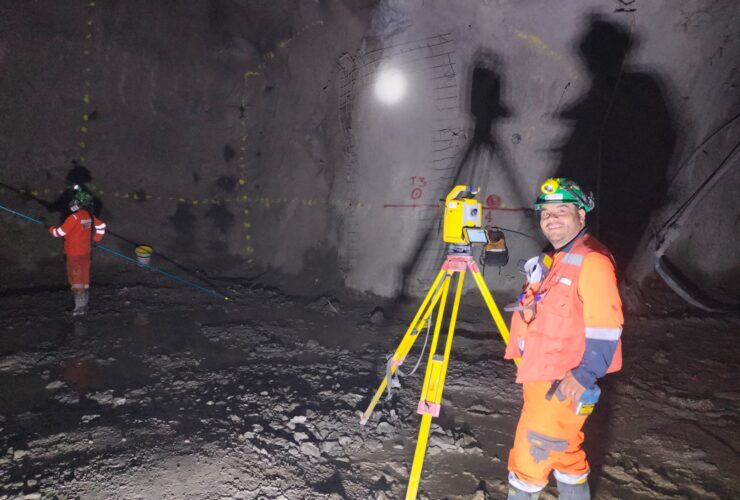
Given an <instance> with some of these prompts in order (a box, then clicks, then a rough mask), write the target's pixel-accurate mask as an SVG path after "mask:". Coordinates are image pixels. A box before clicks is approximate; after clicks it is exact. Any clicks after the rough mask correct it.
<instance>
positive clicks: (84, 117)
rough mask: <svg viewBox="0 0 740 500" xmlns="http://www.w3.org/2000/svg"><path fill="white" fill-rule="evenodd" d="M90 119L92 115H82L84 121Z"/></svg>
mask: <svg viewBox="0 0 740 500" xmlns="http://www.w3.org/2000/svg"><path fill="white" fill-rule="evenodd" d="M89 119H90V117H89V116H87V115H82V120H83V121H87V120H89Z"/></svg>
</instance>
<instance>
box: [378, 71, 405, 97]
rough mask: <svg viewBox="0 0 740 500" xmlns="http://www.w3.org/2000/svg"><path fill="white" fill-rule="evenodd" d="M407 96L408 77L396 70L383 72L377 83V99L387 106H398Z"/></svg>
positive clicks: (379, 75)
mask: <svg viewBox="0 0 740 500" xmlns="http://www.w3.org/2000/svg"><path fill="white" fill-rule="evenodd" d="M405 95H406V77H405V76H403V74H402V73H401V72H400V71H398V70H395V69H388V70H384V71H381V72H380V73H379V74H378V79H377V80H376V81H375V97H377V98H378V99H379V100H380V101H381V102H384V103H386V104H396V103H397V102H398V101H400V100H401V99H403V97H404V96H405Z"/></svg>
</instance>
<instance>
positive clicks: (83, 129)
mask: <svg viewBox="0 0 740 500" xmlns="http://www.w3.org/2000/svg"><path fill="white" fill-rule="evenodd" d="M94 9H95V2H94V1H91V2H88V4H87V10H86V11H85V27H84V29H85V41H84V42H83V45H82V56H83V66H84V68H85V69H84V71H83V75H84V79H85V80H84V90H83V93H82V103H83V104H84V107H85V110H84V112H83V114H82V125H81V126H80V128H79V134H80V139H79V141H78V142H77V145H78V146H79V147H80V154H79V160H78V161H79V162H80V164H81V165H84V164H85V163H86V162H87V151H88V150H89V148H90V134H89V132H90V114H91V113H92V110H93V107H92V81H91V80H90V75H91V74H92V62H91V60H90V55H91V54H92V49H93V17H94V14H95V10H94Z"/></svg>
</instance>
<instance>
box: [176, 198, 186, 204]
mask: <svg viewBox="0 0 740 500" xmlns="http://www.w3.org/2000/svg"><path fill="white" fill-rule="evenodd" d="M177 201H179V202H181V203H185V198H178V199H177Z"/></svg>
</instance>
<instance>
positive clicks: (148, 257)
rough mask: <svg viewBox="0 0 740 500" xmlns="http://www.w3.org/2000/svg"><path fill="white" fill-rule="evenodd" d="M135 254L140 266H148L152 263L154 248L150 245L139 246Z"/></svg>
mask: <svg viewBox="0 0 740 500" xmlns="http://www.w3.org/2000/svg"><path fill="white" fill-rule="evenodd" d="M134 253H135V254H136V261H137V262H138V263H139V264H145V265H147V266H148V265H149V263H150V262H151V261H152V247H150V246H149V245H139V246H138V247H136V248H134Z"/></svg>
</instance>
